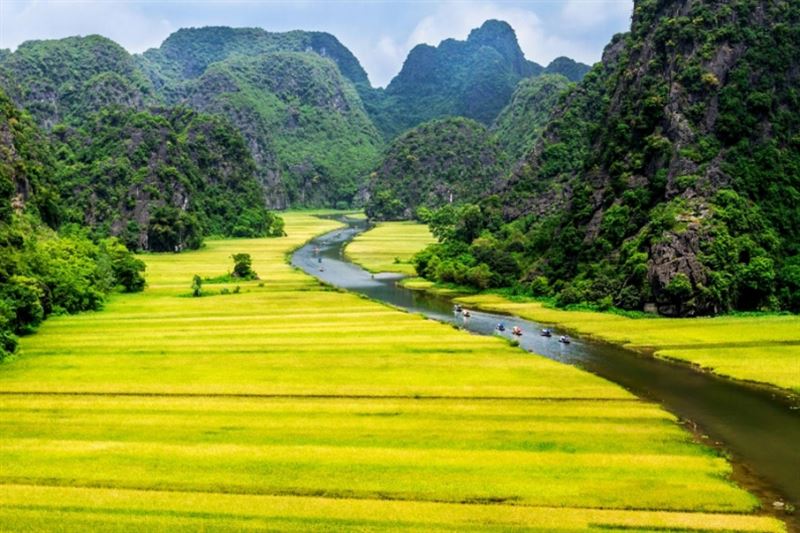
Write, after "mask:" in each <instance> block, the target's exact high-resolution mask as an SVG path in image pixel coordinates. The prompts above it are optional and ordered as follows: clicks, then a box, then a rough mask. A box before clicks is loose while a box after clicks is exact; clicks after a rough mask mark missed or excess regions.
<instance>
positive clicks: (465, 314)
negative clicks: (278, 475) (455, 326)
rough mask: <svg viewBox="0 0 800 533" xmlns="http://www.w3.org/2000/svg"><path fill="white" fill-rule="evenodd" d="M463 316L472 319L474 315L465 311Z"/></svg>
mask: <svg viewBox="0 0 800 533" xmlns="http://www.w3.org/2000/svg"><path fill="white" fill-rule="evenodd" d="M463 315H464V318H470V317H471V316H472V313H470V312H469V311H468V310H466V309H464V313H463Z"/></svg>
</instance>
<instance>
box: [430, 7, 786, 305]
mask: <svg viewBox="0 0 800 533" xmlns="http://www.w3.org/2000/svg"><path fill="white" fill-rule="evenodd" d="M754 13H758V14H759V15H758V16H756V17H754V16H753V14H754ZM798 48H800V6H798V5H797V4H796V3H792V2H783V1H781V2H766V1H758V0H736V1H734V2H726V3H717V2H687V1H675V2H664V1H656V0H647V1H640V2H638V3H637V4H636V10H635V14H634V20H633V27H632V30H631V32H630V33H629V34H626V35H620V36H617V37H615V39H614V40H613V41H612V43H611V44H610V45H609V47H608V48H607V50H606V53H605V55H604V60H603V63H602V64H600V65H598V66H596V67H595V68H594V70H593V71H592V72H591V73H590V74H589V75H588V76H587V77H586V78H585V79H584V80H583V82H582V83H581V84H580V85H579V86H578V87H577V88H576V89H574V90H573V91H572V92H571V94H570V95H569V96H568V97H567V98H566V99H565V101H564V103H563V104H561V105H560V106H559V108H558V109H557V110H556V111H555V113H554V115H553V118H552V120H551V122H550V123H549V125H548V126H547V128H546V129H545V131H544V133H543V135H542V138H541V139H540V141H539V142H538V143H537V145H536V146H535V148H534V149H533V150H531V152H530V154H529V155H528V156H527V157H526V158H525V159H524V160H523V162H522V164H520V165H519V166H518V168H517V170H516V172H515V173H514V174H513V175H512V177H511V179H510V180H509V182H508V183H507V184H506V185H505V186H504V188H503V189H502V190H500V191H499V192H500V196H499V197H487V198H486V199H485V200H483V201H482V202H481V203H480V204H479V205H471V206H465V207H461V208H448V209H445V210H443V211H442V212H441V213H438V214H437V216H436V217H435V218H434V223H433V226H432V229H433V232H434V233H435V234H437V236H439V237H440V238H441V239H442V244H439V245H437V246H436V247H434V248H432V249H430V250H428V251H427V252H426V253H425V254H423V255H422V256H421V257H420V258H419V261H420V264H419V267H420V268H421V270H422V271H423V272H424V273H425V275H427V276H429V277H431V278H434V279H439V280H445V281H451V280H455V281H459V282H470V283H472V282H475V283H476V284H478V285H481V286H513V287H515V289H516V290H518V291H520V292H524V293H528V294H535V295H539V296H552V297H555V299H556V301H557V302H558V303H560V304H562V305H569V304H577V303H581V302H590V303H594V304H598V305H601V306H603V307H605V306H612V305H613V306H618V307H623V308H627V309H642V308H645V307H649V306H650V305H653V306H655V307H656V308H658V310H659V311H660V312H662V313H665V314H671V315H686V314H697V313H715V312H722V311H727V310H730V309H791V310H795V311H796V310H798V309H800V249H799V248H798V247H799V246H800V235H799V234H798V231H799V230H798V228H800V202H799V201H798V200H800V156H799V155H798V154H800V151H798V144H797V142H798V136H800V99H799V98H798V94H797V90H796V85H797V81H798V79H797V78H798V76H799V74H798V73H800V70H798V69H797V67H796V65H797V60H796V56H795V52H796V50H797V49H798ZM476 269H477V270H476ZM470 271H472V273H473V275H472V276H469V275H467V273H468V272H470ZM478 271H480V272H478ZM478 274H480V275H478ZM648 304H649V305H648Z"/></svg>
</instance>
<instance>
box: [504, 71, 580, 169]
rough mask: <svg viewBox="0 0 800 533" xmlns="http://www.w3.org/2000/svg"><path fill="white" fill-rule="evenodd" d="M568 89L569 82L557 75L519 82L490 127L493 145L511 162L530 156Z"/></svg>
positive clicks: (544, 75) (546, 75) (547, 75)
mask: <svg viewBox="0 0 800 533" xmlns="http://www.w3.org/2000/svg"><path fill="white" fill-rule="evenodd" d="M569 86H570V84H569V80H568V79H567V78H565V77H564V76H561V75H558V74H543V75H541V76H538V77H535V78H526V79H524V80H522V81H521V82H519V84H518V85H517V88H516V89H515V90H514V94H513V95H512V96H511V101H510V102H509V103H508V105H507V106H506V107H505V108H504V109H503V111H502V112H501V113H500V115H499V116H498V117H497V120H495V123H494V125H493V126H492V132H493V134H494V137H495V138H496V140H497V143H498V144H499V145H500V146H502V147H503V149H504V150H505V152H506V153H507V154H508V156H509V157H510V159H511V161H518V160H519V159H521V158H522V157H523V156H525V155H526V154H528V153H530V151H531V149H532V148H533V146H534V144H535V142H536V140H537V139H538V138H539V135H541V133H542V131H543V130H544V128H545V126H546V125H547V124H548V122H549V120H550V113H551V112H552V111H553V109H555V107H556V105H557V104H558V102H559V98H560V97H561V96H562V95H563V94H564V93H565V92H566V91H567V89H568V88H569Z"/></svg>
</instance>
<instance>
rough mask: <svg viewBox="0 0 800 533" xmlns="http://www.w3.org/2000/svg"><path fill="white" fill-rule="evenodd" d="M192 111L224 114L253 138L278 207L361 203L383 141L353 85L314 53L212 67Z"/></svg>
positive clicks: (192, 96)
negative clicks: (366, 178) (361, 192)
mask: <svg viewBox="0 0 800 533" xmlns="http://www.w3.org/2000/svg"><path fill="white" fill-rule="evenodd" d="M186 102H187V104H188V105H190V106H192V107H194V108H197V109H201V110H204V111H208V112H212V113H218V114H223V115H226V116H227V117H229V118H230V120H231V121H232V122H233V123H234V124H235V125H236V126H237V128H238V129H239V130H240V131H241V132H242V133H243V135H244V136H245V137H246V138H247V140H248V144H249V146H250V147H251V148H252V152H253V154H254V156H255V159H256V161H257V163H258V167H259V168H258V176H259V179H260V181H261V182H262V183H263V184H264V185H265V187H266V195H267V199H268V202H269V203H270V204H271V205H273V206H275V207H286V206H287V205H294V206H321V205H330V206H333V205H336V204H337V203H339V204H340V205H344V206H349V205H350V204H352V203H353V202H354V200H355V197H356V194H357V193H358V190H359V188H360V187H361V185H362V183H363V181H364V176H366V175H367V174H368V173H369V171H370V170H371V169H372V168H373V167H374V165H375V164H376V162H377V160H378V154H379V151H380V148H381V144H382V141H381V139H380V135H379V134H378V132H377V130H376V129H375V127H374V126H373V125H372V122H371V121H370V119H369V117H368V116H367V114H366V112H365V111H364V108H363V106H362V104H361V101H360V99H359V97H358V93H357V92H356V90H355V88H354V87H353V85H352V83H350V82H349V81H347V79H346V78H344V77H343V76H342V75H341V74H340V72H339V70H338V69H337V68H336V65H335V64H334V63H333V62H332V61H330V60H328V59H325V58H322V57H319V56H318V55H316V54H311V53H301V52H276V53H271V54H263V55H259V56H255V57H252V58H232V59H229V60H227V61H224V62H220V63H215V64H214V65H212V66H210V67H209V68H208V69H207V70H206V71H205V72H204V73H203V75H202V76H200V78H198V79H197V80H196V81H195V82H194V83H192V84H191V85H190V87H189V88H188V93H187V99H186Z"/></svg>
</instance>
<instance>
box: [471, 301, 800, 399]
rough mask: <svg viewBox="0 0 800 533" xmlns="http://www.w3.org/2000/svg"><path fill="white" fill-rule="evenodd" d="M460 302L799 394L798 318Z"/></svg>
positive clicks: (517, 303)
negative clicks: (646, 314)
mask: <svg viewBox="0 0 800 533" xmlns="http://www.w3.org/2000/svg"><path fill="white" fill-rule="evenodd" d="M459 301H461V302H463V303H465V304H467V305H474V306H477V307H480V308H482V309H486V310H491V311H498V312H503V313H512V314H515V315H517V316H521V317H523V318H528V319H531V320H535V321H537V322H542V323H546V324H558V325H561V326H562V327H565V328H568V329H571V330H573V331H576V332H578V333H580V334H582V335H587V336H592V337H595V338H599V339H602V340H605V341H609V342H615V343H619V344H624V345H626V346H627V347H629V348H632V349H635V350H642V351H648V352H653V353H654V354H655V355H656V356H657V357H665V358H674V359H680V360H683V361H687V362H689V363H692V364H696V365H699V366H702V367H704V368H707V369H709V370H711V371H712V372H715V373H717V374H720V375H723V376H727V377H731V378H735V379H740V380H747V381H755V382H759V383H764V384H769V385H774V386H777V387H780V388H784V389H788V390H790V391H793V392H794V393H800V317H798V316H796V315H767V316H722V317H715V318H691V319H686V318H683V319H670V318H636V319H633V318H627V317H624V316H620V315H615V314H610V313H598V312H593V311H564V310H560V309H553V308H550V307H546V306H545V305H543V304H542V303H539V302H524V303H520V302H511V301H509V300H507V299H505V298H503V297H502V296H498V295H493V294H485V295H478V296H469V297H466V298H461V299H459Z"/></svg>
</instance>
